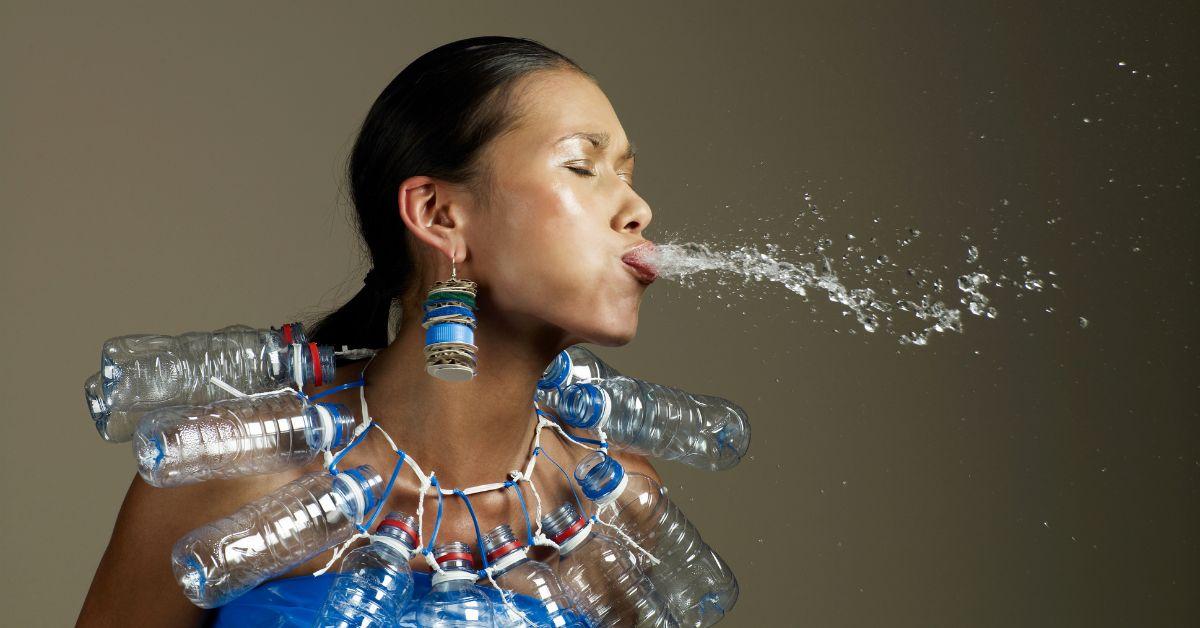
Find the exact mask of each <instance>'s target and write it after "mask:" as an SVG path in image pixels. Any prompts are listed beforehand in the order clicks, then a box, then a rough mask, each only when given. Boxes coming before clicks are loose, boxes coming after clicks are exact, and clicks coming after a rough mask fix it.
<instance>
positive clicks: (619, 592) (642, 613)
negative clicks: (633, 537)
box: [542, 502, 679, 628]
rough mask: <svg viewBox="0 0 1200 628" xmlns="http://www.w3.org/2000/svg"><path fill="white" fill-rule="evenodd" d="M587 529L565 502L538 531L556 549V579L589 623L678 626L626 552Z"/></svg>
mask: <svg viewBox="0 0 1200 628" xmlns="http://www.w3.org/2000/svg"><path fill="white" fill-rule="evenodd" d="M592 525H593V524H592V523H591V522H590V521H588V520H587V518H585V517H583V516H582V515H580V514H579V510H578V509H576V508H575V505H574V504H571V503H569V502H568V503H565V504H563V505H562V506H559V507H558V508H557V509H555V510H554V512H551V513H549V514H547V515H545V516H543V517H542V531H543V532H544V533H545V534H546V535H547V536H548V537H550V539H551V540H552V541H554V542H555V543H558V545H559V550H558V551H559V556H560V557H561V558H560V559H559V563H558V576H559V579H560V580H562V583H563V585H564V586H566V587H567V589H568V590H569V591H570V592H571V597H572V598H573V600H574V601H575V605H576V607H577V608H578V609H579V611H580V612H582V613H584V615H585V616H586V618H587V621H588V623H589V624H591V625H592V626H596V627H603V628H609V627H616V626H622V627H624V626H637V627H638V628H651V627H653V628H658V627H663V626H678V625H679V624H678V622H676V620H675V618H674V617H673V616H672V615H671V612H670V608H669V607H668V606H667V602H666V601H665V600H664V599H663V598H662V596H661V595H659V593H658V591H656V590H655V588H654V583H653V582H651V581H650V579H649V578H647V577H646V575H645V574H643V573H642V571H641V570H640V569H639V568H638V566H637V562H636V560H635V559H634V557H633V556H632V554H631V553H630V551H629V549H627V548H626V547H625V546H624V545H622V544H620V543H619V542H617V541H616V540H614V539H612V538H611V537H609V536H607V535H605V534H601V533H600V532H597V531H595V530H593V529H592Z"/></svg>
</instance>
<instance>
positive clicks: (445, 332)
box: [425, 322, 475, 345]
mask: <svg viewBox="0 0 1200 628" xmlns="http://www.w3.org/2000/svg"><path fill="white" fill-rule="evenodd" d="M438 342H462V343H466V344H469V345H473V344H475V330H474V329H471V326H470V325H464V324H462V323H450V322H446V323H438V324H436V325H434V326H433V327H430V328H429V329H426V330H425V344H427V345H431V344H434V343H438Z"/></svg>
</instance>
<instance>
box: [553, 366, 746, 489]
mask: <svg viewBox="0 0 1200 628" xmlns="http://www.w3.org/2000/svg"><path fill="white" fill-rule="evenodd" d="M559 418H560V419H561V420H562V421H563V422H564V423H567V424H568V425H571V426H573V427H578V428H583V429H592V430H598V429H603V430H604V431H605V433H606V434H607V436H608V441H609V442H610V443H611V444H612V445H613V446H614V449H628V450H631V451H633V452H635V453H639V454H642V455H648V456H654V457H655V458H660V459H662V460H675V461H677V462H682V463H684V464H688V465H691V466H694V467H699V468H702V469H709V470H719V469H727V468H729V467H732V466H733V465H735V464H737V463H738V461H740V460H741V459H742V456H745V455H746V450H747V448H749V446H750V422H749V421H748V420H747V418H746V412H745V410H742V408H741V407H740V406H738V405H737V404H735V403H733V402H732V401H729V400H728V399H723V398H721V397H713V396H710V395H694V394H692V393H689V392H686V391H683V390H680V389H678V388H671V387H669V386H662V385H660V384H654V383H651V382H646V381H642V380H639V379H635V378H632V377H624V376H620V375H618V376H615V377H607V378H604V379H597V380H593V381H590V382H579V383H576V384H572V385H570V386H568V387H567V388H566V390H564V391H563V393H562V402H561V414H560V415H559Z"/></svg>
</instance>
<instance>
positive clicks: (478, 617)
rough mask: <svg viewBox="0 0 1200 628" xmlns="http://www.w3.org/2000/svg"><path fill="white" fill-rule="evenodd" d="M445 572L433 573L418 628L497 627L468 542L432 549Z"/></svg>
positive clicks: (490, 603)
mask: <svg viewBox="0 0 1200 628" xmlns="http://www.w3.org/2000/svg"><path fill="white" fill-rule="evenodd" d="M433 557H434V558H435V559H436V560H437V563H438V565H439V566H441V568H442V571H440V572H434V574H433V578H432V580H431V583H430V588H429V593H426V594H425V597H424V598H423V599H422V601H421V608H420V610H418V611H417V625H418V626H433V627H437V628H480V627H483V626H486V627H488V628H491V627H492V626H495V613H494V611H493V609H492V601H491V600H490V599H488V595H487V593H486V592H484V591H483V590H482V589H480V588H479V587H478V586H477V585H476V584H475V580H476V579H477V578H478V574H476V573H475V558H474V557H473V556H471V548H470V547H469V546H468V545H467V544H466V543H460V542H458V541H455V542H453V543H446V544H444V545H438V546H436V547H434V548H433Z"/></svg>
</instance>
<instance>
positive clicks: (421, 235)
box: [396, 175, 466, 263]
mask: <svg viewBox="0 0 1200 628" xmlns="http://www.w3.org/2000/svg"><path fill="white" fill-rule="evenodd" d="M458 193H459V192H458V190H456V189H454V187H453V186H451V185H448V184H447V183H445V182H443V181H438V180H436V179H433V178H430V177H427V176H423V175H422V176H415V177H409V178H407V179H405V180H404V181H403V182H402V183H401V184H400V189H399V191H398V193H397V198H396V205H397V209H398V210H399V212H400V219H401V220H403V221H404V225H405V226H406V227H408V230H409V232H410V233H412V234H413V236H414V237H416V238H417V239H418V240H420V241H421V242H424V243H426V244H428V245H429V246H432V247H433V248H434V249H437V250H438V251H440V252H441V254H442V256H443V257H450V254H451V252H453V254H454V261H455V263H461V262H462V261H463V260H464V259H465V258H466V240H465V238H464V237H463V226H464V224H465V223H464V218H465V216H466V212H464V211H462V206H461V204H460V203H459V201H458Z"/></svg>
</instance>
